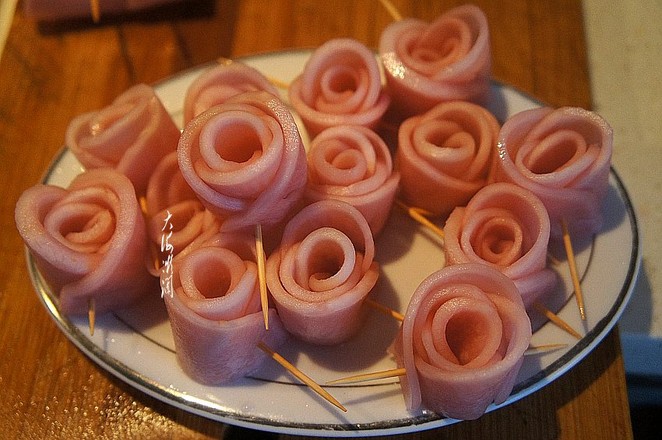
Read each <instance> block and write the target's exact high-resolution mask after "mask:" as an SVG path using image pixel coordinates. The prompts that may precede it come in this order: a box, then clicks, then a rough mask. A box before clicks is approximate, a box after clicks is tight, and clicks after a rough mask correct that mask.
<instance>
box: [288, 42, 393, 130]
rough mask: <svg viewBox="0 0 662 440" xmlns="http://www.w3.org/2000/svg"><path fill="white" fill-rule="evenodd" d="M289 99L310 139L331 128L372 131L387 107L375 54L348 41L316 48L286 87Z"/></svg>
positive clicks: (325, 44)
mask: <svg viewBox="0 0 662 440" xmlns="http://www.w3.org/2000/svg"><path fill="white" fill-rule="evenodd" d="M289 97H290V103H291V104H292V107H294V110H295V111H296V112H297V113H298V114H299V116H300V117H301V119H302V120H303V123H304V125H305V126H306V129H307V130H308V134H309V135H310V137H311V138H314V137H315V136H316V135H317V134H318V133H319V132H320V131H322V130H323V129H325V128H328V127H332V126H335V125H362V126H365V127H368V128H372V129H374V128H376V127H377V124H378V123H379V122H380V120H381V118H382V116H383V115H384V113H385V112H386V109H387V108H388V106H389V103H390V98H389V97H388V95H387V94H386V93H385V92H384V90H383V87H382V80H381V76H380V70H379V64H378V62H377V58H376V57H375V54H374V53H372V51H370V49H368V48H367V47H366V46H365V45H364V44H362V43H360V42H359V41H356V40H353V39H350V38H336V39H333V40H330V41H327V42H326V43H324V44H323V45H321V46H320V47H318V48H317V49H316V50H315V52H313V54H312V55H311V57H310V59H309V60H308V61H307V62H306V65H305V66H304V70H303V73H302V74H301V75H299V76H298V77H297V78H296V79H295V80H294V81H293V82H292V84H290V88H289Z"/></svg>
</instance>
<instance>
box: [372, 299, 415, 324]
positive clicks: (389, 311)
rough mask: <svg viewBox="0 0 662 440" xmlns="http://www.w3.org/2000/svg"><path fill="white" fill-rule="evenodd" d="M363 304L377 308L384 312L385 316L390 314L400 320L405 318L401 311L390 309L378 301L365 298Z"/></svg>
mask: <svg viewBox="0 0 662 440" xmlns="http://www.w3.org/2000/svg"><path fill="white" fill-rule="evenodd" d="M365 304H366V305H367V306H370V307H372V308H373V309H375V310H379V311H380V312H382V313H383V314H385V315H387V316H390V317H392V318H395V319H397V320H398V321H401V322H402V321H404V319H405V317H404V315H403V314H402V313H400V312H396V311H395V310H393V309H391V308H390V307H386V306H385V305H383V304H380V303H378V302H377V301H375V300H374V299H371V298H366V300H365Z"/></svg>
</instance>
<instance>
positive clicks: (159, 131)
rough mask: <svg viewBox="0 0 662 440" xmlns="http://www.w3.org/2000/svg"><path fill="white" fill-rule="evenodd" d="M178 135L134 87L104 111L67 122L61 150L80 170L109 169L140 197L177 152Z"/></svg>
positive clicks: (149, 92)
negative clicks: (124, 178) (158, 168)
mask: <svg viewBox="0 0 662 440" xmlns="http://www.w3.org/2000/svg"><path fill="white" fill-rule="evenodd" d="M178 141H179V129H178V128H177V126H176V125H175V123H174V122H173V120H172V118H171V117H170V115H169V114H168V112H167V111H166V109H165V108H164V107H163V104H162V103H161V101H160V100H159V98H158V97H157V96H156V94H155V93H154V89H152V88H151V87H150V86H148V85H145V84H139V85H136V86H134V87H132V88H130V89H128V90H127V91H125V92H124V93H122V94H121V95H120V96H118V97H117V98H116V99H115V100H114V101H113V103H112V104H110V105H109V106H107V107H105V108H103V109H101V110H99V111H94V112H89V113H84V114H82V115H79V116H77V117H75V118H74V119H72V120H71V122H70V123H69V126H68V127H67V132H66V135H65V142H66V145H67V146H68V147H69V148H70V149H71V151H72V152H73V153H74V155H75V156H76V158H77V159H78V160H79V161H80V162H81V163H82V164H83V166H85V167H86V168H88V169H90V168H102V167H110V168H115V169H116V170H117V171H119V172H120V173H122V174H124V175H126V176H127V177H128V178H129V179H130V180H131V182H132V183H133V186H134V187H135V189H136V193H137V194H138V195H142V194H144V193H145V189H146V187H147V182H148V180H149V177H150V175H151V174H152V171H153V170H154V168H155V167H156V165H157V164H158V163H159V162H160V161H161V159H162V158H163V157H165V156H166V155H167V154H168V153H170V152H172V151H175V150H176V149H177V142H178Z"/></svg>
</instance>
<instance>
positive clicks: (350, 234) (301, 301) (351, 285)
mask: <svg viewBox="0 0 662 440" xmlns="http://www.w3.org/2000/svg"><path fill="white" fill-rule="evenodd" d="M374 255H375V248H374V241H373V238H372V233H371V232H370V227H369V226H368V223H367V221H366V220H365V218H364V217H363V215H361V213H360V212H359V211H358V210H357V209H356V208H354V207H352V206H351V205H349V204H347V203H345V202H342V201H339V200H323V201H320V202H316V203H313V204H311V205H309V206H307V207H305V208H303V209H302V210H301V211H300V212H299V213H298V214H297V215H296V216H294V217H293V218H292V220H290V222H289V223H288V224H287V226H286V227H285V231H284V233H283V238H282V241H281V245H280V247H279V248H278V249H277V250H276V251H275V252H273V253H272V254H271V255H270V256H269V258H268V260H267V266H266V270H267V286H268V287H269V290H270V292H271V294H272V296H273V299H274V302H275V304H276V308H277V309H278V313H279V315H280V316H281V319H282V321H283V325H284V326H285V328H286V329H287V330H288V331H289V332H290V333H292V334H293V335H295V336H296V337H297V338H299V339H301V340H303V341H306V342H311V343H314V344H321V345H333V344H338V343H340V342H343V341H346V340H347V339H349V338H351V337H352V336H353V335H354V334H355V333H356V332H357V331H358V330H359V328H360V326H361V324H362V322H363V320H362V316H363V308H362V304H363V301H364V299H365V298H366V296H367V295H368V294H369V293H370V291H371V289H372V288H373V287H374V285H375V283H376V282H377V277H378V274H379V269H378V266H377V263H376V262H374V261H373V258H374Z"/></svg>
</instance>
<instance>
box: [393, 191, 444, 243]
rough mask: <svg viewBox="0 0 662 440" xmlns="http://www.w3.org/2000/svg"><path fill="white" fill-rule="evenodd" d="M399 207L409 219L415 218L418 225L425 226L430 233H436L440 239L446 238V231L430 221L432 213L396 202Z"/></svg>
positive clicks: (399, 201)
mask: <svg viewBox="0 0 662 440" xmlns="http://www.w3.org/2000/svg"><path fill="white" fill-rule="evenodd" d="M395 203H397V205H398V206H399V207H400V208H402V209H403V210H404V211H405V212H406V213H407V214H408V215H409V217H411V218H413V219H414V220H416V221H417V222H418V223H420V224H421V225H423V226H425V227H426V228H428V229H429V230H430V231H432V232H434V233H435V234H436V235H437V236H439V238H442V239H443V238H444V230H443V229H441V228H440V227H439V226H437V225H435V224H434V223H432V222H431V221H430V220H429V219H428V216H430V213H429V212H428V211H426V210H425V209H422V208H416V207H413V206H409V205H407V204H405V203H404V202H402V201H401V200H397V199H396V201H395Z"/></svg>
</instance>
